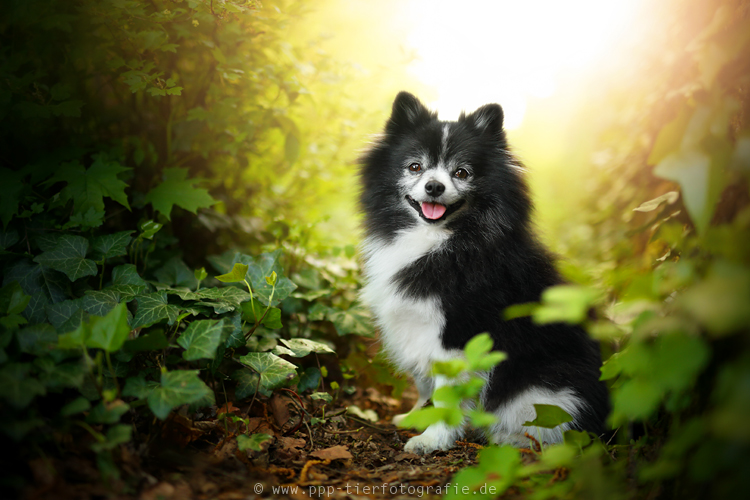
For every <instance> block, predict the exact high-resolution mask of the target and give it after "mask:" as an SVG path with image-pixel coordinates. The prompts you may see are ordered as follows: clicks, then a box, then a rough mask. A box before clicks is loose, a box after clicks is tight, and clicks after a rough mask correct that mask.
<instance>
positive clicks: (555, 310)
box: [533, 285, 599, 324]
mask: <svg viewBox="0 0 750 500" xmlns="http://www.w3.org/2000/svg"><path fill="white" fill-rule="evenodd" d="M598 299H599V292H597V291H596V290H593V289H591V288H588V287H584V286H579V285H557V286H553V287H550V288H547V289H546V290H545V291H544V292H542V304H541V306H540V307H538V308H537V309H536V310H535V311H534V313H533V319H534V322H536V323H542V324H544V323H557V322H563V321H564V322H567V323H574V324H575V323H581V322H583V321H584V320H585V319H586V318H587V317H588V310H589V308H590V307H591V306H592V305H593V304H594V303H595V302H596V301H597V300H598Z"/></svg>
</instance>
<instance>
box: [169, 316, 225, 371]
mask: <svg viewBox="0 0 750 500" xmlns="http://www.w3.org/2000/svg"><path fill="white" fill-rule="evenodd" d="M223 330H224V320H218V321H216V320H210V319H206V320H199V321H193V322H192V323H190V326H188V327H187V329H186V330H185V332H184V333H183V334H182V335H180V337H179V338H178V339H177V343H178V344H179V345H180V346H182V347H183V348H184V349H185V352H183V353H182V357H183V358H185V359H186V360H188V361H194V360H196V359H214V357H215V356H216V349H217V348H218V347H219V344H221V341H222V333H223Z"/></svg>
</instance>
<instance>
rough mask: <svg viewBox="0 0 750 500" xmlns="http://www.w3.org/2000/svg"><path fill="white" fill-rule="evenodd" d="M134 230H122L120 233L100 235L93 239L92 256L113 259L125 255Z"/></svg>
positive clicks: (99, 259)
mask: <svg viewBox="0 0 750 500" xmlns="http://www.w3.org/2000/svg"><path fill="white" fill-rule="evenodd" d="M131 234H133V231H120V232H119V233H114V234H107V235H104V236H98V237H96V238H94V239H93V240H92V241H91V250H92V251H93V255H92V257H93V258H94V259H96V260H98V261H101V260H104V259H111V258H113V257H119V256H121V255H125V254H126V253H127V252H128V251H127V248H128V245H129V244H130V240H132V238H131V236H130V235H131Z"/></svg>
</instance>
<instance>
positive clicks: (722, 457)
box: [454, 0, 750, 498]
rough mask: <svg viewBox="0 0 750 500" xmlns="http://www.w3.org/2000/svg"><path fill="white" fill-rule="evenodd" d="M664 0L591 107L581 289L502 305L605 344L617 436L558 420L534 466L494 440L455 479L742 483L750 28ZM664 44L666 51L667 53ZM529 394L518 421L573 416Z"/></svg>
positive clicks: (661, 488)
mask: <svg viewBox="0 0 750 500" xmlns="http://www.w3.org/2000/svg"><path fill="white" fill-rule="evenodd" d="M663 4H664V5H662V6H661V8H662V9H666V10H665V11H664V12H666V11H669V12H671V13H672V14H671V15H670V17H669V18H664V17H662V18H659V24H657V25H656V26H658V31H659V33H666V32H669V33H671V34H677V33H679V34H678V35H675V36H676V38H672V35H670V37H669V38H667V37H664V36H662V35H660V34H657V33H651V34H650V35H649V36H650V38H649V37H644V40H650V42H649V43H650V44H651V47H643V50H642V51H640V52H639V55H638V57H639V60H640V62H639V63H638V64H636V65H635V66H634V68H635V70H634V71H633V73H632V75H631V76H630V77H626V78H624V80H623V74H622V72H617V73H616V74H613V75H611V78H612V81H611V82H610V83H609V85H610V90H609V91H607V92H606V93H605V96H604V98H603V100H601V101H596V103H595V104H593V107H594V108H596V110H597V111H596V115H597V116H598V117H599V118H598V119H599V122H598V125H597V126H599V127H600V130H601V132H600V134H601V135H600V137H599V138H598V139H597V140H598V143H597V148H598V150H597V151H596V155H595V158H594V159H593V160H594V161H595V162H596V163H597V164H596V166H594V167H592V168H590V169H589V170H588V171H587V172H586V175H589V176H590V178H589V179H588V180H587V190H588V192H589V193H590V196H589V197H588V198H587V197H585V196H584V197H583V198H581V199H580V201H579V204H580V206H579V207H577V209H576V211H575V212H574V213H573V212H571V213H570V214H567V216H568V220H567V221H565V226H564V227H563V228H562V229H561V230H560V231H559V238H560V242H559V245H560V246H561V247H562V248H566V253H567V254H569V255H570V256H572V259H573V260H574V261H575V264H573V265H571V264H568V265H567V267H566V271H568V274H570V275H571V276H575V277H576V279H577V280H578V281H582V282H585V283H586V284H587V285H586V286H585V287H582V286H562V287H554V288H551V289H549V290H547V291H546V292H545V294H544V296H543V297H542V300H541V303H540V304H522V305H520V306H516V307H513V308H511V309H509V310H508V311H506V317H507V318H512V317H518V316H532V318H533V319H534V321H537V322H539V323H545V322H550V321H567V322H571V323H580V324H582V325H583V326H584V327H585V328H586V329H587V330H588V332H589V333H590V334H591V335H592V336H593V337H595V338H597V339H599V340H601V341H602V347H603V352H604V354H605V362H604V365H603V366H602V369H601V373H602V375H601V378H602V379H603V380H605V381H606V382H607V383H608V384H609V386H610V389H611V401H612V412H611V414H610V416H609V422H608V423H609V425H610V426H611V428H612V429H613V432H614V436H608V442H607V443H604V442H602V441H601V440H600V439H599V438H597V437H594V436H591V435H589V434H587V433H583V432H578V431H566V432H565V434H564V443H561V444H558V445H554V446H550V447H548V448H546V449H544V450H541V451H539V452H533V453H534V454H535V455H536V457H535V458H534V460H533V461H531V463H529V461H528V460H521V457H520V456H519V455H518V454H516V455H513V453H512V451H511V450H510V449H506V448H503V447H501V448H494V447H492V448H488V449H485V450H483V451H482V453H481V454H480V455H479V463H478V464H477V466H475V467H471V468H467V469H464V470H462V471H461V472H460V473H458V474H457V475H456V476H455V478H454V480H455V481H456V484H457V486H458V487H463V486H466V487H468V488H469V489H470V491H474V490H475V489H477V488H478V487H480V486H481V485H483V484H487V485H490V484H496V485H497V487H498V488H499V489H500V492H502V491H506V490H507V489H508V488H509V487H511V486H512V487H513V488H514V490H515V491H514V495H518V496H524V497H526V496H529V497H535V498H551V497H555V498H581V497H592V498H619V497H630V498H651V497H654V496H664V497H679V498H702V497H716V498H719V497H738V496H745V495H746V494H747V491H750V482H749V481H748V476H747V470H748V468H747V464H750V441H749V440H748V431H747V429H748V425H747V424H746V423H745V420H746V415H747V413H746V412H747V411H748V410H749V409H750V404H748V402H749V401H750V398H748V394H750V393H749V392H748V391H747V385H746V381H747V380H748V379H747V378H746V377H747V375H748V373H750V358H749V357H748V354H747V353H748V349H747V338H748V332H750V316H749V315H748V311H750V308H748V304H750V238H749V237H748V235H750V205H749V204H748V199H749V198H748V187H749V186H750V183H749V182H748V181H749V180H750V179H748V176H747V175H748V171H749V169H748V164H749V163H748V160H749V158H748V155H747V150H746V147H747V146H746V145H747V143H746V139H745V138H746V137H748V130H750V124H748V122H747V117H748V116H750V115H749V114H748V110H750V98H749V96H748V93H747V92H746V91H741V92H738V91H737V90H736V89H737V88H738V86H740V87H742V88H746V85H747V83H748V82H750V75H748V71H747V64H746V61H747V60H748V57H750V35H749V33H750V29H748V23H747V19H746V18H739V17H737V16H736V15H735V13H736V10H735V9H736V8H737V5H736V4H735V3H733V2H723V1H711V0H705V1H704V0H694V1H691V2H687V3H684V2H682V3H680V14H679V15H674V13H675V12H676V11H675V7H676V3H675V2H670V1H666V2H663ZM655 12H656V11H655ZM685 48H687V49H686V50H685ZM666 53H671V54H676V56H675V57H676V59H675V60H674V61H672V62H670V63H668V64H667V65H666V66H664V61H665V60H664V54H666ZM644 57H645V59H643V58H644ZM656 67H658V68H660V70H659V71H654V68H656ZM603 109H609V110H610V111H609V112H603V113H602V111H601V110H603ZM569 119H570V118H569ZM601 158H607V161H604V162H603V161H602V160H601ZM567 161H568V160H567V159H566V162H567ZM584 177H585V175H584ZM577 193H580V192H579V191H577ZM581 235H585V237H581ZM594 290H602V291H603V293H600V292H595V291H594ZM589 310H592V313H590V312H589ZM742 387H744V389H741V388H742ZM536 406H537V420H536V421H535V422H529V423H527V424H531V423H536V424H537V425H543V426H546V425H556V424H559V423H560V422H561V421H564V419H565V418H567V417H565V415H562V413H561V414H560V415H557V416H554V415H549V414H547V415H546V416H545V415H542V414H541V413H546V410H542V409H541V408H539V405H536ZM540 410H542V412H541V413H540ZM558 410H559V409H553V410H552V411H553V413H558ZM547 416H549V417H551V420H550V421H549V422H543V420H545V419H546V418H547ZM743 416H744V418H745V420H743ZM633 429H635V430H639V429H640V431H639V432H638V433H637V434H635V435H633V434H632V433H631V432H632V430H633ZM504 449H505V450H506V451H502V450H504ZM494 464H496V465H494ZM550 471H553V472H554V474H551V473H550ZM493 482H494V483H493ZM626 485H627V486H626ZM486 496H487V497H489V496H490V495H489V494H487V495H486Z"/></svg>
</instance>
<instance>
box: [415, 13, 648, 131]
mask: <svg viewBox="0 0 750 500" xmlns="http://www.w3.org/2000/svg"><path fill="white" fill-rule="evenodd" d="M637 3H638V0H611V1H606V2H602V1H598V0H570V1H567V2H559V1H556V0H530V1H524V2H510V1H488V0H470V1H467V2H461V5H460V8H459V7H458V5H457V3H456V2H455V1H448V0H439V1H434V0H411V2H410V3H409V4H408V7H407V8H406V11H405V15H406V16H408V18H409V22H408V25H409V26H411V27H412V28H411V32H410V34H409V36H408V40H407V43H408V44H409V46H410V47H411V48H413V49H414V50H415V51H416V52H417V56H418V59H417V60H416V61H415V62H414V63H413V64H412V65H411V68H410V69H411V70H412V72H413V73H414V74H415V75H416V76H417V77H418V78H419V79H420V80H421V81H422V82H424V83H425V84H427V85H429V86H431V87H433V88H434V89H435V91H436V94H437V98H436V99H435V100H434V101H433V102H430V103H429V104H430V106H431V107H433V108H434V109H437V110H438V112H439V113H440V115H441V118H443V119H455V118H456V117H457V116H458V114H459V113H460V112H461V111H462V110H464V109H466V110H471V109H474V108H476V107H478V106H481V105H482V104H486V103H488V102H499V103H501V104H502V105H503V108H504V110H505V115H506V127H507V128H510V129H513V128H517V127H518V126H519V125H520V124H521V122H522V121H523V117H524V113H525V110H526V102H527V99H529V98H530V97H546V96H549V95H551V94H552V93H553V92H554V90H555V86H556V80H557V79H558V78H559V76H560V75H561V73H562V72H564V71H566V70H571V69H573V70H576V71H578V72H581V71H586V70H587V69H590V68H592V67H595V66H596V65H597V63H598V62H600V61H601V60H602V58H604V57H606V55H607V52H608V50H610V49H612V48H613V47H614V45H615V44H616V43H617V41H618V39H620V38H622V37H623V36H624V34H625V33H626V32H627V31H629V30H631V29H632V28H633V24H634V20H635V14H636V11H637V9H636V7H637Z"/></svg>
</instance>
